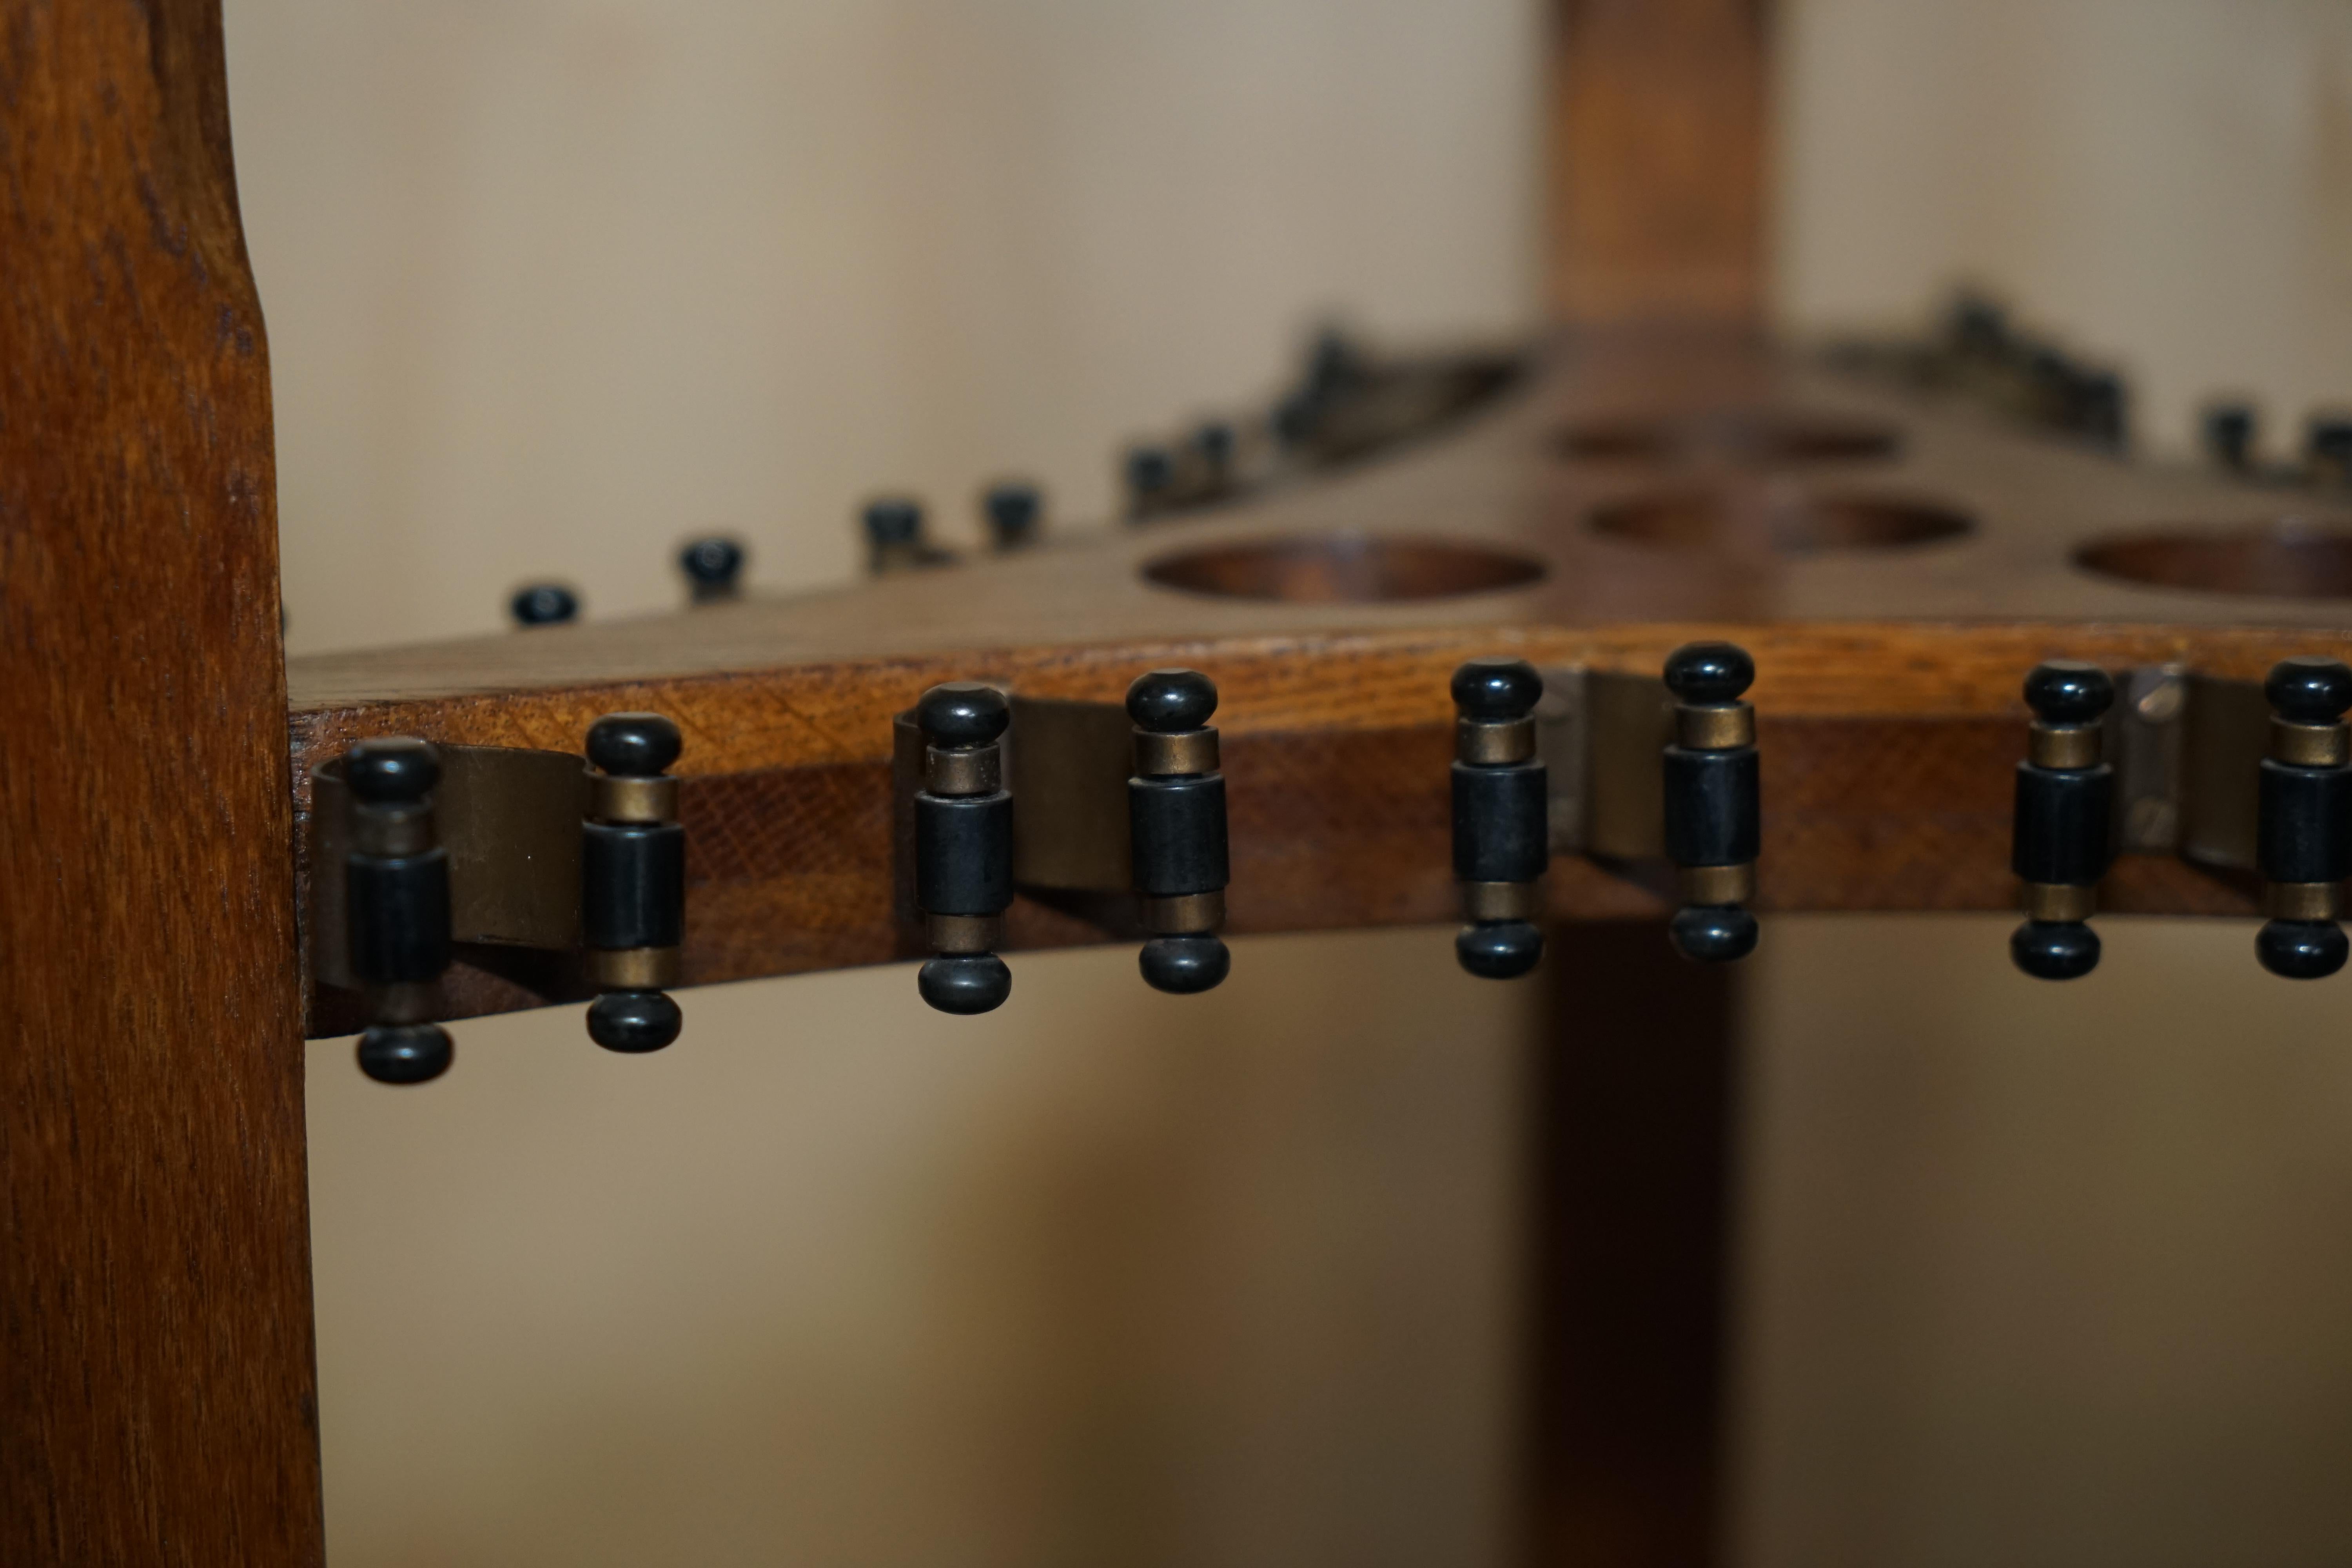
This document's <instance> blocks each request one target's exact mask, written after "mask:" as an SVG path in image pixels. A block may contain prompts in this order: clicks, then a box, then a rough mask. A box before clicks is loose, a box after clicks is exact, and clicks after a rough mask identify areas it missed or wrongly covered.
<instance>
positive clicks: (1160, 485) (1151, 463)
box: [1127, 447, 1176, 498]
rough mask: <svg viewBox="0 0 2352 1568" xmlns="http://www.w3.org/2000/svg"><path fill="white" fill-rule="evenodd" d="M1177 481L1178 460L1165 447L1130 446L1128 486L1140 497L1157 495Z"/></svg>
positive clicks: (1128, 454)
mask: <svg viewBox="0 0 2352 1568" xmlns="http://www.w3.org/2000/svg"><path fill="white" fill-rule="evenodd" d="M1175 482H1176V460H1175V459H1174V458H1171V457H1170V456H1169V455H1168V448H1167V447H1129V448H1128V452H1127V488H1128V489H1129V490H1131V491H1133V492H1134V493H1135V494H1136V496H1138V497H1139V498H1140V497H1145V496H1156V495H1158V494H1159V493H1160V491H1161V490H1164V489H1167V488H1168V487H1169V486H1170V485H1171V484H1174V483H1175Z"/></svg>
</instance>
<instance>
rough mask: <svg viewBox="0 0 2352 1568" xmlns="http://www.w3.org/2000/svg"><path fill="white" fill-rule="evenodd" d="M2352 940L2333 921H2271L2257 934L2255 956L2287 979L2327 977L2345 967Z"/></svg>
mask: <svg viewBox="0 0 2352 1568" xmlns="http://www.w3.org/2000/svg"><path fill="white" fill-rule="evenodd" d="M2347 952H2352V942H2347V941H2346V940H2345V937H2344V928H2343V927H2341V926H2339V925H2337V924H2336V922H2335V921H2270V922H2268V923H2267V924H2265V925H2264V926H2263V929H2262V930H2260V931H2256V932H2255V933H2254V956H2255V957H2256V958H2259V959H2261V960H2262V961H2263V968H2264V969H2267V970H2269V971H2270V972H2271V973H2273V974H2275V975H2278V976H2280V977H2281V978H2283V979H2287V980H2325V979H2326V978H2327V977H2328V976H2329V975H2331V974H2333V973H2336V971H2337V970H2339V969H2341V968H2343V967H2344V960H2345V957H2346V955H2347Z"/></svg>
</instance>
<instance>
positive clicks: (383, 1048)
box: [343, 736, 454, 1083]
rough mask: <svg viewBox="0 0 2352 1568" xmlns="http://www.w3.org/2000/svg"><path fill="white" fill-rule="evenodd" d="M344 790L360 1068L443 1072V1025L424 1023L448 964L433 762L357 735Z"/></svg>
mask: <svg viewBox="0 0 2352 1568" xmlns="http://www.w3.org/2000/svg"><path fill="white" fill-rule="evenodd" d="M343 782H344V784H346V785H347V786H348V787H349V789H350V792H351V802H352V805H351V812H352V816H351V846H352V847H351V855H350V858H349V859H348V860H347V861H346V862H345V863H344V868H343V886H344V898H345V900H346V901H345V905H344V911H345V922H346V924H347V926H348V928H349V930H350V931H351V962H352V975H353V976H354V977H355V978H357V979H358V981H359V983H360V984H361V987H362V992H363V994H364V995H365V998H366V1007H367V1017H368V1027H367V1031H366V1032H365V1033H364V1034H362V1035H361V1036H360V1045H359V1062H360V1070H361V1071H362V1072H363V1073H365V1074H367V1076H368V1077H370V1078H372V1079H375V1080H376V1081H377V1082H378V1083H424V1082H426V1081H428V1080H429V1079H436V1078H439V1077H440V1076H441V1075H442V1074H443V1073H445V1072H446V1071H448V1070H449V1062H450V1058H451V1057H452V1056H453V1054H454V1050H453V1047H451V1045H450V1043H449V1034H448V1031H447V1030H446V1029H444V1028H442V1027H441V1026H439V1025H438V1024H436V1023H433V1022H431V1021H430V1020H431V1018H432V1009H433V987H434V983H435V982H436V981H438V980H439V979H440V978H441V974H442V972H443V971H444V970H446V969H447V968H448V967H449V853H448V851H447V850H446V849H444V848H442V847H441V840H440V835H439V833H438V832H437V830H436V826H435V824H434V820H433V790H434V786H435V785H436V784H439V783H440V782H441V759H440V757H439V756H438V755H437V754H436V752H434V750H433V748H432V747H431V746H428V745H426V744H425V742H422V741H416V740H410V739H408V738H407V737H405V736H386V737H384V738H383V739H380V740H373V741H362V742H359V743H358V744H357V745H354V746H353V747H352V749H351V750H350V751H349V752H345V753H344V756H343Z"/></svg>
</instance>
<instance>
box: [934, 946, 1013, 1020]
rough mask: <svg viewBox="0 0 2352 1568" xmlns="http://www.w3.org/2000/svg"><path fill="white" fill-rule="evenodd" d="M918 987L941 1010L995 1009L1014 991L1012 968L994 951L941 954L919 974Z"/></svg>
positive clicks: (964, 1012) (965, 1013)
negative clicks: (1007, 966)
mask: <svg viewBox="0 0 2352 1568" xmlns="http://www.w3.org/2000/svg"><path fill="white" fill-rule="evenodd" d="M915 989H916V990H918V991H919V992H921V993H922V995H923V1000H924V1001H926V1002H928V1003H929V1004H930V1005H932V1006H934V1007H936V1008H938V1009H939V1010H940V1012H942V1013H955V1014H960V1015H962V1016H966V1017H969V1016H971V1015H973V1014H975V1013H993V1012H994V1011H996V1009H998V1008H999V1007H1002V1006H1003V1005H1004V999H1005V998H1006V997H1008V996H1010V995H1012V994H1013V971H1012V970H1010V969H1008V968H1006V967H1005V964H1004V960H1003V959H1001V958H999V957H997V956H996V954H994V953H992V952H963V953H953V954H942V955H940V957H938V958H934V959H932V960H931V961H930V962H929V963H926V964H924V965H923V967H922V969H921V971H920V972H919V973H917V974H916V976H915Z"/></svg>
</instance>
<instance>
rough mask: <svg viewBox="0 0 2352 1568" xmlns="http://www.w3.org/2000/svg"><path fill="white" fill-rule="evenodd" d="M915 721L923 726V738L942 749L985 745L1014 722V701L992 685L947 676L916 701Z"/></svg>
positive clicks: (951, 749)
mask: <svg viewBox="0 0 2352 1568" xmlns="http://www.w3.org/2000/svg"><path fill="white" fill-rule="evenodd" d="M915 722H916V723H918V724H920V725H921V726H922V727H923V739H925V740H926V741H929V742H930V743H931V744H932V745H934V746H938V747H940V748H941V749H942V750H945V751H955V750H960V749H961V748H963V747H966V746H985V745H987V744H988V743H989V742H991V741H993V740H995V739H996V738H997V737H998V736H999V735H1002V734H1003V733H1004V727H1005V726H1006V725H1007V724H1010V723H1012V722H1013V705H1012V704H1011V703H1009V702H1007V701H1005V700H1004V693H1003V692H1002V691H999V690H998V689H996V688H994V687H993V686H982V684H981V683H980V682H979V681H977V680H946V681H941V682H940V684H939V685H937V686H934V687H932V688H931V689H929V691H926V692H924V693H923V699H922V700H921V701H919V702H918V703H916V704H915Z"/></svg>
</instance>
